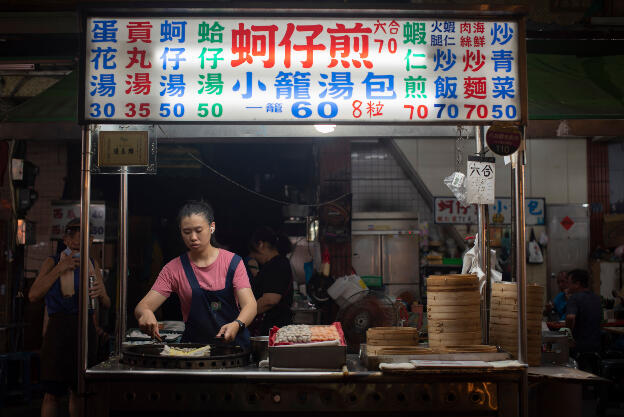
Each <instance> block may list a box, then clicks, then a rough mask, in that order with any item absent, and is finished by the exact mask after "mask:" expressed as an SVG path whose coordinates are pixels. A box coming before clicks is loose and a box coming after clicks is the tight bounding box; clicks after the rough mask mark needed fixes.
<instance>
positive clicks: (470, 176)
mask: <svg viewBox="0 0 624 417" xmlns="http://www.w3.org/2000/svg"><path fill="white" fill-rule="evenodd" d="M495 168H496V161H495V159H494V158H487V157H485V158H481V157H474V156H469V157H468V169H467V170H466V200H467V202H468V203H469V204H494V199H495V197H494V193H495V192H494V188H495V187H494V186H495V173H496V172H495Z"/></svg>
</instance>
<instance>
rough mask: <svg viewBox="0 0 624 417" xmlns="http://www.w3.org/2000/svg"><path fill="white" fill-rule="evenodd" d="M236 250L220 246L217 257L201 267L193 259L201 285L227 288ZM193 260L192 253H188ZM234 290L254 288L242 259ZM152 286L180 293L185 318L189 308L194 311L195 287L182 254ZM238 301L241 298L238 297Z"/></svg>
mask: <svg viewBox="0 0 624 417" xmlns="http://www.w3.org/2000/svg"><path fill="white" fill-rule="evenodd" d="M233 257H234V254H233V253H232V252H230V251H227V250H225V249H219V254H218V255H217V259H216V260H215V261H214V262H213V263H212V264H210V265H208V266H205V267H199V266H197V265H195V264H194V263H193V261H191V267H192V268H193V272H195V276H196V277H197V282H198V283H199V286H200V287H201V288H203V289H204V290H209V291H219V290H222V289H223V288H225V276H226V275H227V271H228V268H229V266H230V262H231V261H232V258H233ZM189 260H190V257H189ZM233 286H234V294H235V295H236V290H240V289H242V288H251V285H249V277H248V276H247V270H246V269H245V264H244V262H243V261H242V260H241V261H240V263H239V264H238V266H237V267H236V271H235V272H234V279H233ZM152 290H154V291H156V292H158V293H159V294H162V295H164V296H165V297H169V296H170V295H171V293H172V292H175V293H176V294H178V297H180V304H181V306H182V318H183V319H184V321H186V320H187V319H188V315H189V312H190V311H191V298H192V291H191V285H190V284H189V282H188V280H187V279H186V274H185V273H184V267H183V266H182V262H181V261H180V257H177V258H174V259H172V260H171V261H169V263H168V264H167V265H165V267H164V268H163V269H162V270H161V271H160V274H158V278H156V282H155V283H154V285H153V286H152ZM237 302H238V300H237Z"/></svg>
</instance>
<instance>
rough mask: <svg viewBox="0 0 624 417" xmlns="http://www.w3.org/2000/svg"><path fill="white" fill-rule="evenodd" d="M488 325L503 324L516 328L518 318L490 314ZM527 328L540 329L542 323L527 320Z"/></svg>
mask: <svg viewBox="0 0 624 417" xmlns="http://www.w3.org/2000/svg"><path fill="white" fill-rule="evenodd" d="M490 323H495V324H504V325H508V326H516V327H517V326H518V318H517V317H501V316H496V315H491V314H490ZM527 327H531V328H533V327H538V328H540V329H541V328H542V322H541V321H540V320H527Z"/></svg>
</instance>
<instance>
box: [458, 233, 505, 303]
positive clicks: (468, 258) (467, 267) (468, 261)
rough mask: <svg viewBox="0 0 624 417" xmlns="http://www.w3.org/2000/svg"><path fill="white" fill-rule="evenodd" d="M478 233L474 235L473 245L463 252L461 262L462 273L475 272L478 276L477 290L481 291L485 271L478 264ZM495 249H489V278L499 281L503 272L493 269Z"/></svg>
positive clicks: (483, 286) (483, 285) (479, 254)
mask: <svg viewBox="0 0 624 417" xmlns="http://www.w3.org/2000/svg"><path fill="white" fill-rule="evenodd" d="M480 256H481V253H480V248H479V234H478V233H477V234H476V235H475V240H474V246H473V247H472V248H471V249H470V250H469V251H468V252H466V253H465V254H464V260H463V262H462V274H476V275H477V277H478V278H479V292H481V293H483V289H484V288H485V272H484V271H483V270H482V269H481V266H480V265H479V262H480ZM496 262H497V261H496V251H495V250H493V249H490V280H491V282H499V281H502V280H503V274H501V273H500V272H499V271H497V270H495V269H494V265H496Z"/></svg>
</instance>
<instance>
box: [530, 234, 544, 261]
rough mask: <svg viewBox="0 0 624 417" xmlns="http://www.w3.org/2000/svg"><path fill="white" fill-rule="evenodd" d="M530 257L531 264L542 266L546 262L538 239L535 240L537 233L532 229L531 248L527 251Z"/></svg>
mask: <svg viewBox="0 0 624 417" xmlns="http://www.w3.org/2000/svg"><path fill="white" fill-rule="evenodd" d="M527 253H528V255H529V263H530V264H541V263H543V262H544V255H542V248H540V245H539V243H537V239H536V238H535V231H534V230H533V229H531V237H530V238H529V247H528V250H527Z"/></svg>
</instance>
